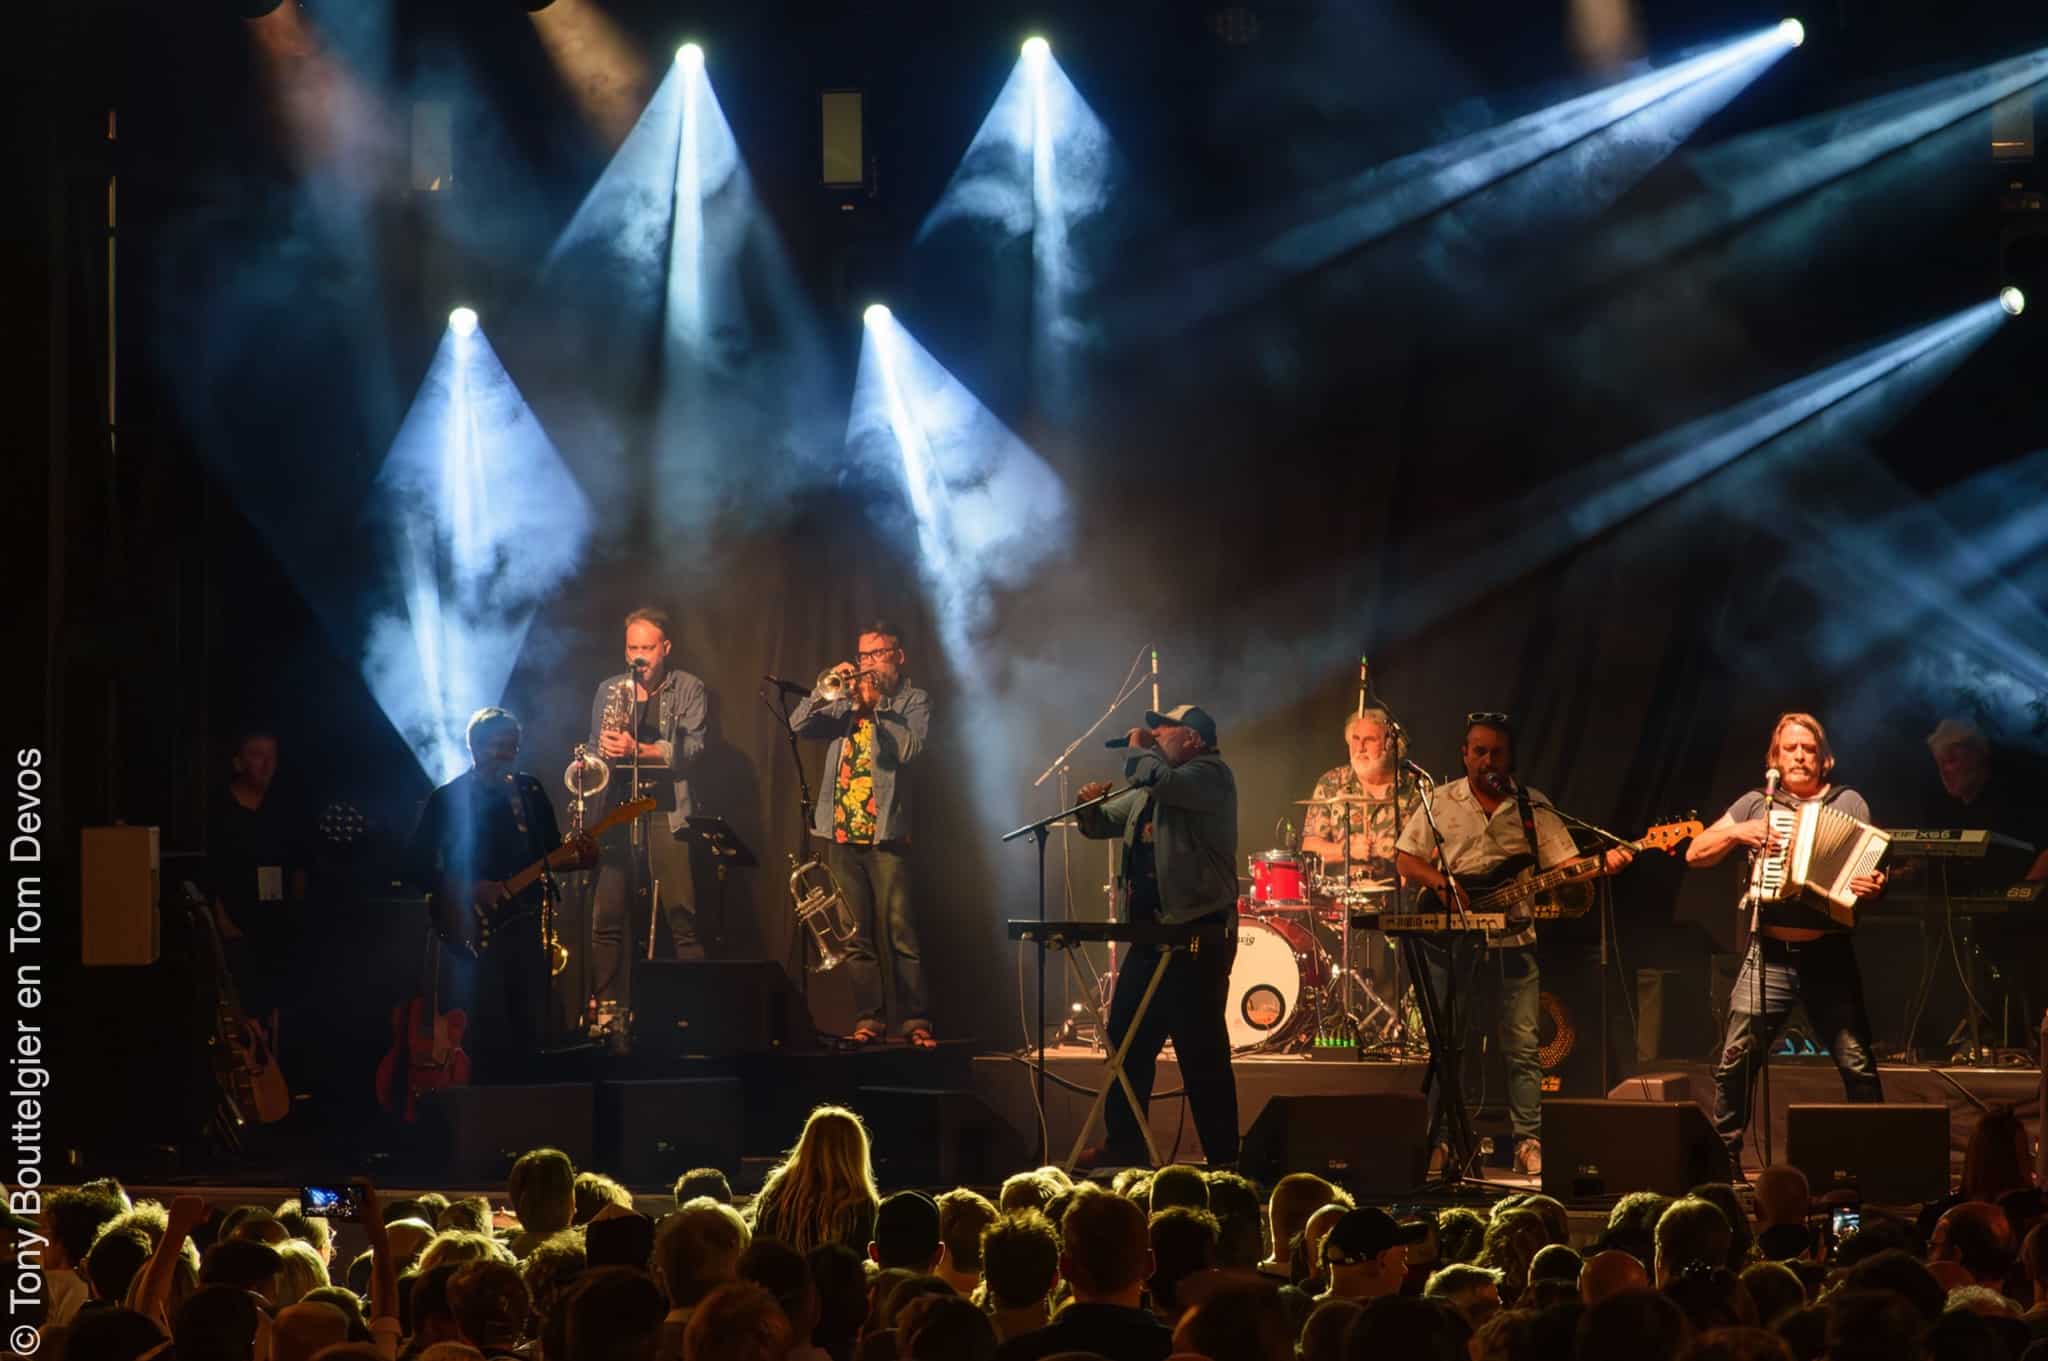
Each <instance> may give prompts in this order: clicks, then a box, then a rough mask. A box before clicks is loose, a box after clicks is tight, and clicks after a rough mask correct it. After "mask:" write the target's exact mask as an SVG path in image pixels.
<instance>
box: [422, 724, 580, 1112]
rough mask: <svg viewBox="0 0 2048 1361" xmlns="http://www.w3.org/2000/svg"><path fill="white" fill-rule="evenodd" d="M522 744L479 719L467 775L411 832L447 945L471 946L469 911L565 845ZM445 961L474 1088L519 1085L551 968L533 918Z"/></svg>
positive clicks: (443, 792)
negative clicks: (521, 765)
mask: <svg viewBox="0 0 2048 1361" xmlns="http://www.w3.org/2000/svg"><path fill="white" fill-rule="evenodd" d="M520 736H521V731H520V727H519V720H518V719H517V718H515V717H513V716H512V715H511V714H510V713H508V712H506V711H505V710H503V709H479V710H477V711H476V713H475V714H474V715H472V716H471V717H470V720H469V727H468V730H467V737H468V740H469V755H470V760H471V762H472V766H471V768H470V770H468V771H467V772H466V773H464V774H462V775H458V776H456V777H455V778H454V779H453V780H450V781H449V782H448V783H447V784H444V785H442V786H441V787H440V788H439V789H436V790H435V791H434V792H433V793H432V794H431V795H429V796H428V798H427V806H426V808H425V809H424V810H422V811H421V813H420V822H419V826H418V827H417V828H416V829H415V830H414V832H413V836H412V844H411V848H410V849H409V851H408V853H407V857H406V864H407V865H408V866H409V867H410V871H411V877H412V878H413V880H414V882H415V883H416V884H418V885H419V886H420V887H421V888H424V889H426V890H427V891H428V892H430V893H433V894H435V895H436V897H435V909H434V910H435V922H434V925H435V928H436V929H437V930H438V931H440V932H441V935H442V937H443V939H445V940H447V941H449V942H450V943H451V944H457V943H459V942H470V943H474V942H475V939H476V932H475V914H474V913H473V912H472V911H470V910H469V908H470V906H471V905H472V904H474V905H475V906H476V907H478V908H482V909H485V910H490V909H492V908H494V907H496V906H498V905H499V900H500V899H501V898H502V897H503V896H504V880H505V879H507V878H508V877H510V876H511V875H513V874H516V873H517V872H519V871H520V870H521V869H523V868H525V867H526V866H527V865H529V864H531V863H532V862H533V861H535V860H538V859H539V858H541V857H542V856H544V855H547V854H548V853H549V852H550V851H553V850H555V849H556V848H557V847H559V846H560V845H561V841H562V834H561V832H560V830H559V829H558V827H557V826H556V822H555V809H554V805H553V804H552V803H551V802H549V800H548V796H547V791H546V788H545V787H544V786H543V785H542V784H541V782H540V781H539V780H538V779H536V778H535V777H534V776H532V775H528V774H525V773H523V772H520V771H518V770H517V769H516V766H517V763H518V760H519V741H520ZM538 891H539V889H538V887H535V888H533V889H529V890H528V892H529V893H537V892H538ZM444 958H446V959H447V960H448V962H449V966H450V973H451V984H452V987H451V989H450V992H451V996H450V998H449V1004H451V1005H454V1006H460V1007H464V1008H465V1009H466V1010H467V1011H468V1012H469V1036H470V1038H469V1040H468V1048H469V1049H470V1050H471V1053H472V1057H473V1059H474V1060H475V1064H476V1068H477V1070H478V1078H479V1080H481V1081H485V1082H505V1081H509V1080H514V1079H516V1078H517V1077H519V1076H520V1074H521V1072H522V1070H523V1069H524V1068H525V1067H527V1066H528V1065H529V1064H530V1063H531V1061H532V1059H533V1058H534V1056H535V1055H536V1054H537V1053H538V1051H539V1050H540V1048H541V1046H542V1043H543V1039H544V1036H543V1035H542V1032H541V1017H542V1013H543V1009H544V1006H545V1002H546V998H547V987H548V960H547V954H546V952H545V951H544V950H543V949H542V948H541V933H540V923H539V921H538V919H537V917H532V916H529V917H526V918H524V919H523V920H522V921H521V923H520V924H519V925H518V926H516V927H515V928H512V929H508V930H504V931H500V932H496V933H494V934H493V936H492V938H491V942H490V948H489V949H488V950H487V951H485V952H484V953H483V955H482V956H481V957H472V956H471V955H470V953H469V952H468V951H467V950H465V949H462V948H459V946H458V948H453V949H449V950H447V951H445V952H444Z"/></svg>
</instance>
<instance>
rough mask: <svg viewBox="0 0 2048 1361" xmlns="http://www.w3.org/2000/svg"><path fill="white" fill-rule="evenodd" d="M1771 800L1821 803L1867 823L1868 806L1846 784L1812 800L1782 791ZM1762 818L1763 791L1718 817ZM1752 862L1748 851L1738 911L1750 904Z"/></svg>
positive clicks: (1753, 924)
mask: <svg viewBox="0 0 2048 1361" xmlns="http://www.w3.org/2000/svg"><path fill="white" fill-rule="evenodd" d="M1773 801H1774V802H1775V803H1776V805H1777V806H1778V807H1780V808H1797V807H1798V806H1799V805H1800V804H1802V803H1820V804H1824V805H1825V806H1827V807H1829V808H1832V809H1834V810H1835V811H1836V812H1838V813H1847V814H1848V815H1849V816H1850V817H1852V818H1855V819H1856V820H1857V821H1858V822H1869V821H1870V805H1869V804H1868V803H1865V802H1864V800H1863V796H1862V795H1861V794H1859V793H1857V792H1856V791H1855V790H1853V789H1851V788H1849V786H1847V785H1845V784H1834V785H1829V786H1828V787H1827V788H1825V789H1823V790H1821V792H1820V793H1819V794H1817V795H1815V796H1814V797H1813V798H1811V799H1801V798H1797V797H1795V796H1793V795H1790V794H1786V793H1782V792H1781V793H1779V794H1778V795H1776V796H1775V798H1774V800H1773ZM1763 815H1764V791H1763V790H1761V789H1752V790H1750V791H1749V792H1748V793H1747V794H1744V795H1743V796H1742V797H1741V798H1739V799H1737V800H1736V801H1735V802H1734V803H1731V804H1729V805H1728V811H1727V812H1725V813H1723V814H1722V815H1721V817H1722V818H1723V819H1724V820H1726V821H1728V822H1749V821H1751V820H1752V819H1755V818H1760V817H1762V816H1763ZM1717 825H1718V824H1717ZM1755 859H1756V852H1754V851H1751V852H1749V854H1747V855H1745V856H1744V857H1743V860H1742V884H1741V888H1740V890H1739V891H1738V892H1737V893H1736V896H1735V907H1736V910H1737V911H1738V912H1740V911H1741V910H1742V908H1743V907H1745V906H1747V905H1748V904H1749V876H1750V865H1751V863H1752V862H1753V861H1754V860H1755ZM1749 929H1750V930H1751V931H1754V930H1756V916H1755V913H1754V912H1752V913H1751V914H1750V922H1749Z"/></svg>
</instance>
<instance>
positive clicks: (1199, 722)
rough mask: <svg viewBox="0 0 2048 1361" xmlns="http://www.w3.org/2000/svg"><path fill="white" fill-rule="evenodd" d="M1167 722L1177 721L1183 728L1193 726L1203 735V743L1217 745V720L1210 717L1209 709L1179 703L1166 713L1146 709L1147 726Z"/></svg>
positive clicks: (1208, 745) (1156, 725) (1150, 726)
mask: <svg viewBox="0 0 2048 1361" xmlns="http://www.w3.org/2000/svg"><path fill="white" fill-rule="evenodd" d="M1167 723H1177V724H1179V725H1180V726H1181V727H1183V728H1193V729H1194V730H1195V731H1196V732H1198V733H1200V734H1201V735H1202V745H1203V746H1205V747H1214V746H1215V745H1216V720H1215V719H1213V718H1211V717H1209V711H1208V710H1207V709H1204V708H1202V707H1201V706H1199V705H1195V704H1178V705H1175V706H1174V707H1173V708H1171V709H1168V710H1167V711H1166V712H1165V713H1163V714H1162V713H1155V712H1154V711H1152V710H1150V709H1147V710H1146V711H1145V726H1146V727H1148V728H1157V727H1160V726H1162V725H1164V724H1167Z"/></svg>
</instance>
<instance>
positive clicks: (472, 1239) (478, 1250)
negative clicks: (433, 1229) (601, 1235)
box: [420, 1226, 566, 1271]
mask: <svg viewBox="0 0 2048 1361" xmlns="http://www.w3.org/2000/svg"><path fill="white" fill-rule="evenodd" d="M565 1227H566V1226H565ZM486 1259H495V1260H497V1261H500V1262H509V1261H511V1260H512V1254H511V1252H510V1251H509V1250H507V1249H506V1247H505V1245H504V1244H502V1243H500V1242H499V1241H498V1240H497V1239H496V1238H493V1237H492V1236H491V1235H490V1234H487V1233H477V1232H475V1231H474V1230H470V1229H453V1230H450V1231H449V1232H447V1233H437V1234H435V1235H434V1237H433V1240H432V1241H431V1242H429V1243H428V1244H427V1246H426V1248H425V1250H424V1251H422V1252H421V1253H420V1270H421V1271H431V1270H433V1269H434V1268H435V1267H437V1266H460V1265H462V1264H463V1263H464V1262H481V1261H484V1260H486Z"/></svg>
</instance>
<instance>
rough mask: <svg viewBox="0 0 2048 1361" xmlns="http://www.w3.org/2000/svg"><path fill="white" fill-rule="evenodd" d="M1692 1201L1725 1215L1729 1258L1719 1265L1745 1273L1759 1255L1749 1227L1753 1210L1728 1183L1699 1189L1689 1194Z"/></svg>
mask: <svg viewBox="0 0 2048 1361" xmlns="http://www.w3.org/2000/svg"><path fill="white" fill-rule="evenodd" d="M1686 1196H1687V1197H1688V1198H1689V1199H1692V1200H1704V1201H1706V1202H1707V1204H1709V1205H1711V1206H1713V1207H1714V1208H1715V1209H1717V1210H1719V1211H1720V1212H1721V1218H1723V1219H1725V1220H1727V1221H1728V1232H1729V1239H1728V1256H1727V1259H1726V1260H1724V1261H1722V1262H1719V1263H1717V1265H1720V1266H1725V1267H1727V1268H1728V1269H1729V1270H1730V1271H1741V1270H1742V1269H1743V1268H1744V1267H1746V1266H1748V1265H1749V1262H1750V1259H1751V1258H1752V1257H1754V1256H1755V1255H1756V1234H1755V1233H1754V1232H1752V1231H1751V1229H1750V1227H1749V1211H1748V1210H1746V1209H1744V1208H1743V1206H1742V1201H1741V1200H1740V1199H1738V1198H1737V1196H1736V1194H1735V1188H1734V1187H1732V1186H1730V1185H1729V1184H1728V1183H1727V1182H1725V1181H1710V1182H1708V1183H1706V1184H1705V1185H1703V1186H1695V1187H1693V1188H1692V1190H1690V1191H1688V1192H1686Z"/></svg>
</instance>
